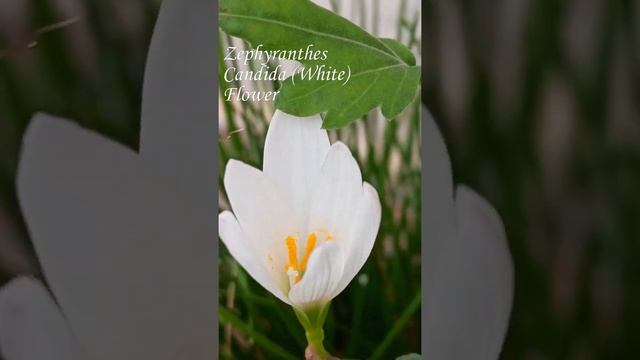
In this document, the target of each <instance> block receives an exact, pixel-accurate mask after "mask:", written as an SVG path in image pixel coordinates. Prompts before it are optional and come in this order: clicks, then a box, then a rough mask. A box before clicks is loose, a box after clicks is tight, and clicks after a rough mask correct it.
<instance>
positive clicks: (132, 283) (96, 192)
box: [0, 0, 218, 360]
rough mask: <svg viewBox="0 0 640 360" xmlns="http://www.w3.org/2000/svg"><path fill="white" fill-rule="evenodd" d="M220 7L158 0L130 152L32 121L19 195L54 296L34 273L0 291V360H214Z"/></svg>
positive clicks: (57, 122) (54, 123) (70, 127)
mask: <svg viewBox="0 0 640 360" xmlns="http://www.w3.org/2000/svg"><path fill="white" fill-rule="evenodd" d="M215 19H216V7H215V4H214V3H213V2H209V1H181V0H165V1H164V2H163V4H162V8H161V11H160V16H159V19H158V21H157V25H156V29H155V32H154V36H153V41H152V44H151V48H150V51H149V59H148V62H147V68H146V74H145V82H144V92H143V104H142V124H141V139H140V142H141V144H140V151H139V153H136V152H134V151H132V150H131V149H128V148H126V147H124V146H122V145H119V144H116V143H115V142H113V141H111V140H108V139H106V138H104V137H101V136H98V135H96V134H94V133H92V132H90V131H88V130H85V129H82V128H80V127H79V126H77V125H75V124H72V123H71V122H69V121H65V120H61V119H56V118H53V117H50V116H46V115H37V116H35V118H34V119H33V120H32V122H31V124H30V126H29V129H28V131H27V134H26V135H25V139H24V143H23V155H22V158H21V162H20V166H19V173H18V179H17V183H18V196H19V201H20V205H21V208H22V211H23V213H24V216H25V218H26V222H27V226H28V229H29V233H30V236H31V239H32V241H33V244H34V247H35V250H36V253H37V255H38V258H39V261H40V265H41V267H42V269H43V272H44V275H45V277H46V279H47V282H48V284H49V285H50V289H51V291H52V295H53V297H55V301H54V299H53V297H52V296H51V295H50V294H49V293H48V292H47V291H46V290H45V288H44V287H43V285H42V284H40V283H39V282H38V281H36V280H33V279H30V278H19V279H16V280H13V281H12V282H11V283H10V284H8V285H7V286H6V287H4V288H3V289H2V290H1V292H0V349H1V350H0V351H1V352H2V357H3V358H4V359H7V360H25V359H26V360H32V359H33V360H73V359H78V360H80V359H82V360H86V359H91V360H101V359H109V360H115V359H117V360H141V359H154V360H164V359H166V360H175V359H196V360H199V359H202V360H205V359H211V358H215V354H216V353H217V348H216V339H217V338H218V336H217V331H218V323H217V321H216V313H217V305H216V304H217V302H218V298H217V296H216V287H217V281H216V270H217V266H216V262H217V259H216V256H215V249H216V246H217V244H216V242H215V240H214V239H215V237H216V232H217V231H216V222H215V219H212V217H211V216H212V214H215V213H216V212H217V211H218V210H217V190H216V188H215V183H216V180H217V178H216V175H215V160H216V159H215V153H216V152H215V149H216V146H217V141H216V140H217V137H216V122H215V118H216V103H215V99H211V96H212V94H214V93H215V89H216V85H217V78H216V71H215V70H216V66H215V64H216V56H215V54H216V52H215V44H216V41H215V39H216V34H217V29H216V27H215Z"/></svg>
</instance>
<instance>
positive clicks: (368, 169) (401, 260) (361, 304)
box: [0, 0, 421, 359]
mask: <svg viewBox="0 0 640 360" xmlns="http://www.w3.org/2000/svg"><path fill="white" fill-rule="evenodd" d="M317 2H318V3H320V4H321V5H323V6H325V7H327V8H330V9H333V10H334V11H336V12H338V13H340V14H341V15H343V16H345V17H348V18H349V19H351V20H352V21H354V22H355V23H357V24H358V25H360V26H362V27H364V28H366V29H367V30H369V31H370V32H372V33H374V34H376V35H378V36H383V37H388V38H396V39H399V40H400V41H402V42H403V43H405V44H406V45H408V46H409V47H410V48H411V49H412V50H413V51H414V53H415V54H416V56H417V57H418V61H420V60H419V55H420V53H421V47H420V45H421V42H420V37H421V36H420V11H419V9H420V3H419V2H418V1H417V0H396V1H390V2H389V1H387V2H383V1H382V0H356V1H339V0H330V1H317ZM159 4H160V1H159V0H139V1H108V0H95V1H82V0H0V286H1V285H2V284H4V283H6V282H7V281H8V280H9V279H10V278H12V277H13V276H15V275H16V274H24V273H27V274H34V275H35V276H38V277H40V278H42V276H43V274H42V271H41V269H40V267H39V265H38V260H37V257H36V255H35V253H34V251H33V248H32V246H31V244H30V241H29V238H28V234H27V230H26V228H25V225H24V220H23V219H22V217H21V213H20V210H19V206H18V202H17V199H16V194H15V183H14V179H15V174H16V167H17V163H18V159H19V153H20V144H21V139H22V135H23V133H24V131H25V129H26V127H27V125H28V122H29V119H30V118H31V117H32V115H33V114H34V113H35V112H38V111H42V112H47V113H50V114H54V115H57V116H62V117H65V118H68V119H71V120H72V121H75V122H77V123H79V124H81V125H82V126H84V127H87V128H89V129H92V130H94V131H96V132H98V133H100V134H103V135H105V136H107V137H109V138H111V139H113V140H115V141H117V142H120V143H122V144H124V145H125V146H128V147H130V148H133V149H136V148H137V142H138V135H139V114H140V101H141V91H142V80H143V71H144V64H145V60H146V53H147V50H148V46H149V42H150V38H151V34H152V30H153V25H154V22H155V18H156V15H157V11H158V8H159ZM219 40H220V43H219V49H220V50H221V51H220V54H223V51H222V50H224V48H225V47H226V45H227V44H229V43H231V42H234V43H235V44H236V45H238V46H247V45H246V44H244V43H242V41H239V40H238V39H231V38H229V37H228V36H227V35H225V34H224V33H222V32H220V33H219ZM230 65H232V64H225V63H220V64H219V66H220V69H221V70H224V67H225V66H230ZM252 65H254V64H252ZM212 66H216V65H215V64H212ZM252 85H253V86H258V87H260V88H273V87H277V86H278V84H277V83H275V84H274V83H267V82H260V83H254V84H252ZM225 86H227V84H225V83H224V81H222V82H221V83H220V88H224V87H225ZM219 100H220V99H218V101H219ZM212 101H216V100H215V99H212ZM419 107H420V101H419V98H417V99H416V101H415V102H414V103H413V104H412V105H411V106H409V107H408V108H407V109H406V111H404V112H403V113H402V114H401V115H400V116H399V117H398V118H397V119H396V121H392V122H388V121H386V120H384V119H383V118H382V117H381V115H380V114H379V111H372V112H371V113H370V114H368V115H367V116H366V117H364V118H363V119H361V120H359V121H358V122H357V123H355V124H354V125H353V126H351V127H349V128H348V129H342V130H339V131H331V132H330V137H331V140H332V141H336V140H338V139H339V140H341V141H343V142H345V143H346V144H347V145H348V146H349V147H350V148H351V150H352V152H353V154H354V156H355V157H356V159H357V160H358V162H359V163H360V167H361V169H362V171H363V178H364V179H365V180H367V181H369V182H370V183H372V184H373V185H374V186H375V187H376V188H377V190H378V192H379V194H380V198H381V201H382V205H383V210H382V211H383V220H382V224H381V230H380V233H379V237H378V239H377V241H376V247H375V249H374V250H373V255H372V256H371V257H370V259H369V261H368V262H367V264H366V265H365V266H364V268H363V270H362V271H361V273H360V275H359V276H357V277H356V279H354V281H353V282H352V284H351V285H350V286H349V287H348V288H347V289H346V290H345V291H344V292H343V293H342V294H341V295H340V296H339V297H338V298H337V299H336V300H335V301H334V302H333V304H332V311H331V313H330V314H331V315H330V317H329V319H328V320H327V324H326V327H325V331H326V341H325V344H326V347H327V349H328V350H329V351H330V352H332V353H333V354H335V355H338V356H341V357H343V356H349V357H358V358H378V359H388V358H395V357H396V356H399V355H402V354H407V353H411V352H419V351H420V275H419V274H420V246H421V239H420V219H421V216H420V186H421V185H420V184H421V182H420V179H421V176H420V171H421V170H420V117H419ZM219 109H220V118H221V120H220V123H219V125H220V131H219V139H218V140H219V144H220V146H219V150H220V173H221V175H222V171H223V169H224V164H226V162H227V160H228V159H229V158H235V159H240V160H242V161H245V162H247V163H249V164H251V165H254V166H257V167H261V166H262V164H261V162H262V149H263V145H264V135H265V131H266V129H267V126H268V122H269V120H270V118H271V115H272V113H273V108H272V106H271V104H267V103H229V102H223V101H219ZM212 185H213V184H212ZM220 207H221V209H224V208H228V203H227V201H226V196H225V193H224V189H222V188H221V189H220ZM213 216H214V215H213V214H212V219H214V217H213ZM212 221H214V220H212ZM212 241H218V240H217V239H212ZM219 260H220V261H219V266H220V304H219V314H220V320H221V322H220V338H219V342H220V345H221V348H220V358H223V359H274V358H300V357H301V355H302V354H303V352H304V348H305V346H306V343H305V339H304V332H303V330H302V327H301V326H300V325H299V324H298V321H297V319H296V318H295V316H294V314H293V311H292V310H291V309H290V307H289V306H287V305H285V304H284V303H282V302H280V301H278V300H277V299H275V298H274V297H273V296H271V295H270V294H268V293H267V292H266V291H265V290H264V289H262V288H261V287H260V286H259V285H258V284H257V283H256V282H255V281H253V280H252V279H251V278H250V277H248V276H247V275H246V273H245V272H244V271H243V270H242V269H241V268H240V267H239V266H238V264H237V263H236V262H235V261H234V260H233V259H232V258H231V257H230V256H229V254H228V253H227V252H226V248H225V247H224V246H223V245H221V246H220V259H219ZM116 261H117V259H114V262H116ZM123 296H125V295H124V294H123ZM211 306H212V311H213V310H214V309H215V307H216V304H212V305H211ZM372 316H375V317H376V321H375V322H372V321H370V320H369V319H370V318H371V317H372Z"/></svg>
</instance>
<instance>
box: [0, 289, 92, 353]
mask: <svg viewBox="0 0 640 360" xmlns="http://www.w3.org/2000/svg"><path fill="white" fill-rule="evenodd" d="M79 349H80V346H78V344H77V342H76V339H75V338H74V337H73V335H72V334H71V331H70V329H69V327H68V325H67V323H66V322H65V320H64V318H63V317H62V313H60V309H59V308H58V307H57V306H56V304H55V303H54V301H53V299H51V297H50V296H49V294H48V292H47V290H46V289H45V288H44V286H42V284H40V282H39V281H37V280H35V279H33V278H29V277H19V278H16V279H14V280H12V281H11V282H10V283H8V284H7V285H5V286H4V287H3V288H2V289H0V354H2V357H3V358H4V359H7V360H74V359H78V360H80V359H87V358H86V357H84V356H80V350H79Z"/></svg>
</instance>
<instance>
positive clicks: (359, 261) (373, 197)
mask: <svg viewBox="0 0 640 360" xmlns="http://www.w3.org/2000/svg"><path fill="white" fill-rule="evenodd" d="M363 191H364V195H363V196H362V200H361V202H360V206H359V207H358V212H357V215H356V218H355V225H354V227H353V234H352V235H351V238H352V239H353V240H352V241H351V242H350V243H349V247H348V249H347V252H346V256H345V263H344V272H343V274H342V278H341V279H340V285H338V287H337V288H336V290H335V293H334V295H333V296H334V297H335V296H337V295H338V294H340V293H341V292H342V290H344V289H345V288H346V287H347V285H349V283H350V282H351V280H352V279H353V278H354V277H355V276H356V274H358V271H360V269H361V268H362V266H363V265H364V264H365V262H366V261H367V258H368V257H369V254H371V250H372V249H373V244H374V243H375V240H376V236H377V235H378V229H379V228H380V218H381V209H380V199H379V198H378V192H377V191H376V189H374V188H373V186H371V185H369V184H368V183H366V182H365V183H364V185H363Z"/></svg>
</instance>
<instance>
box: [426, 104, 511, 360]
mask: <svg viewBox="0 0 640 360" xmlns="http://www.w3.org/2000/svg"><path fill="white" fill-rule="evenodd" d="M422 123H423V126H424V127H425V129H424V130H423V134H425V137H424V138H423V146H424V147H425V149H424V152H423V154H425V157H424V158H423V169H424V170H423V173H422V176H423V177H424V178H425V179H424V180H425V184H426V185H425V187H424V188H423V204H424V208H423V209H424V210H423V211H424V212H425V214H424V219H425V222H424V223H423V224H422V227H423V237H424V238H423V247H422V251H423V254H424V257H423V277H422V284H423V292H424V294H425V298H424V299H423V303H422V309H423V316H424V318H425V321H423V323H422V336H423V346H422V349H423V353H422V356H423V358H425V359H447V360H466V359H474V360H496V359H498V357H499V354H500V350H501V348H502V342H503V341H504V337H505V334H506V331H507V325H508V323H509V314H510V312H511V305H512V301H513V263H512V260H511V255H510V253H509V247H508V244H507V240H506V236H505V231H504V226H503V224H502V221H501V220H500V216H499V215H498V213H497V212H496V211H495V210H494V209H493V207H492V206H491V205H490V204H489V203H488V202H487V201H486V200H484V199H483V198H482V197H480V196H479V195H478V194H476V193H475V192H474V191H473V190H471V189H469V188H467V187H465V186H457V187H456V188H455V191H454V187H453V181H452V175H451V165H450V162H449V155H448V154H447V148H446V146H445V143H444V141H443V139H442V136H441V135H440V132H439V130H438V128H437V126H436V124H435V122H434V121H433V119H432V118H431V117H430V115H429V113H428V112H427V110H426V109H423V122H422Z"/></svg>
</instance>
